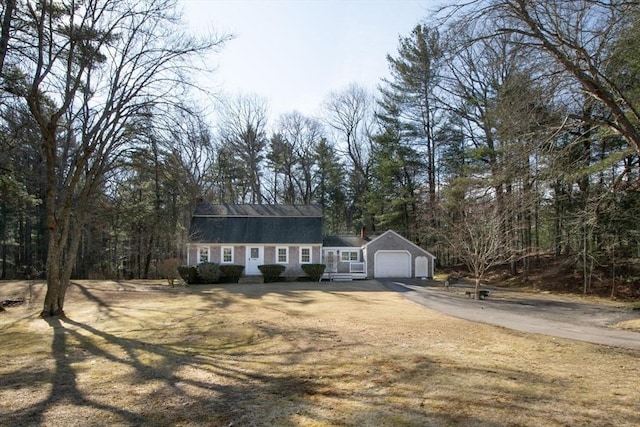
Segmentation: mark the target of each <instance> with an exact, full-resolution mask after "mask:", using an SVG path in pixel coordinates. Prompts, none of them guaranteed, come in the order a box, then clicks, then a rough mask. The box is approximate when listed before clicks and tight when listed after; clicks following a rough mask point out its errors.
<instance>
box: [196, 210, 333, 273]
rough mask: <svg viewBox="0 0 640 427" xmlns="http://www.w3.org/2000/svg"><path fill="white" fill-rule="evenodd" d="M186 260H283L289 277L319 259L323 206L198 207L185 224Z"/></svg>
mask: <svg viewBox="0 0 640 427" xmlns="http://www.w3.org/2000/svg"><path fill="white" fill-rule="evenodd" d="M189 240H190V242H189V243H188V245H187V264H188V265H196V264H199V263H201V262H215V263H219V264H240V265H244V266H245V269H244V274H245V275H249V276H251V275H259V274H260V271H259V270H258V266H259V265H262V264H282V265H284V266H285V267H286V270H285V274H286V275H288V276H294V277H295V276H300V275H302V274H303V273H302V267H301V265H302V264H311V263H321V257H320V254H321V252H320V251H321V247H322V209H321V208H320V207H319V206H315V205H304V206H291V205H255V204H252V205H231V204H224V205H214V204H201V205H199V206H198V207H197V208H196V210H195V212H194V214H193V216H192V218H191V225H190V228H189Z"/></svg>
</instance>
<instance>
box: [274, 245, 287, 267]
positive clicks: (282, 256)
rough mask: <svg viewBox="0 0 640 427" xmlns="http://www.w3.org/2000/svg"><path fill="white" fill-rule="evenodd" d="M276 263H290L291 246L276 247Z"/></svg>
mask: <svg viewBox="0 0 640 427" xmlns="http://www.w3.org/2000/svg"><path fill="white" fill-rule="evenodd" d="M276 263H278V264H289V248H288V247H286V246H278V247H276Z"/></svg>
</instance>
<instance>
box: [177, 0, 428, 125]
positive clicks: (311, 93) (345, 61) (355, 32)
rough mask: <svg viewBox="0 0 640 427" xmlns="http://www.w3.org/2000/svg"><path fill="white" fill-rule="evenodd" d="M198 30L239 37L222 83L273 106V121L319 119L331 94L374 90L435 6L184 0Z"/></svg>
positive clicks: (220, 63) (340, 0) (226, 53)
mask: <svg viewBox="0 0 640 427" xmlns="http://www.w3.org/2000/svg"><path fill="white" fill-rule="evenodd" d="M184 4H185V19H186V20H187V22H188V23H189V26H190V28H191V29H193V30H194V31H206V30H213V31H216V32H218V33H233V34H235V35H236V38H235V39H234V40H231V41H230V42H229V43H228V44H227V45H226V47H225V48H224V49H223V50H222V51H221V52H220V53H219V54H217V55H216V56H215V57H214V58H215V61H216V62H217V67H218V70H217V72H216V74H215V75H214V80H215V83H216V84H217V85H219V87H220V88H221V89H223V90H224V91H225V92H228V93H231V94H233V93H238V92H242V93H251V94H254V93H255V94H257V95H259V96H262V97H264V98H266V99H267V100H268V103H269V106H270V112H271V114H270V116H271V118H272V119H275V118H277V117H278V116H279V115H280V114H282V113H286V112H291V111H294V110H297V111H300V112H301V113H303V114H307V115H315V114H319V110H320V107H321V104H322V102H323V100H324V99H325V98H326V96H327V95H328V94H329V93H330V92H331V91H339V90H341V89H344V88H345V87H346V86H347V85H348V84H349V83H351V82H355V83H359V84H361V85H363V86H365V87H368V88H371V89H372V90H373V89H375V87H376V85H377V84H378V83H379V82H380V79H381V78H382V77H386V76H388V67H387V61H386V55H387V54H392V55H394V56H395V55H396V54H397V48H398V37H399V36H403V37H405V36H408V35H409V34H410V33H411V30H412V29H413V28H414V27H415V25H416V24H418V23H419V22H421V21H422V19H423V18H424V17H426V16H427V14H428V13H429V10H430V9H432V8H433V7H434V6H435V4H436V1H435V0H184Z"/></svg>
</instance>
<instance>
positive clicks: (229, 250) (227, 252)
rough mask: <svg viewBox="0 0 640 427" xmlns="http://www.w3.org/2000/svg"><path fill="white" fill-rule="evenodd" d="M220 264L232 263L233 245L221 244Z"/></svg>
mask: <svg viewBox="0 0 640 427" xmlns="http://www.w3.org/2000/svg"><path fill="white" fill-rule="evenodd" d="M221 263H222V264H233V247H232V246H223V247H222V259H221Z"/></svg>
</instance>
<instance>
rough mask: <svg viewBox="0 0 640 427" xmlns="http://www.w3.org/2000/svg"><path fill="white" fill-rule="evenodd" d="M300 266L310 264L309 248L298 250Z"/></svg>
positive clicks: (304, 247)
mask: <svg viewBox="0 0 640 427" xmlns="http://www.w3.org/2000/svg"><path fill="white" fill-rule="evenodd" d="M300 264H311V248H310V247H309V246H303V247H301V248H300Z"/></svg>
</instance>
